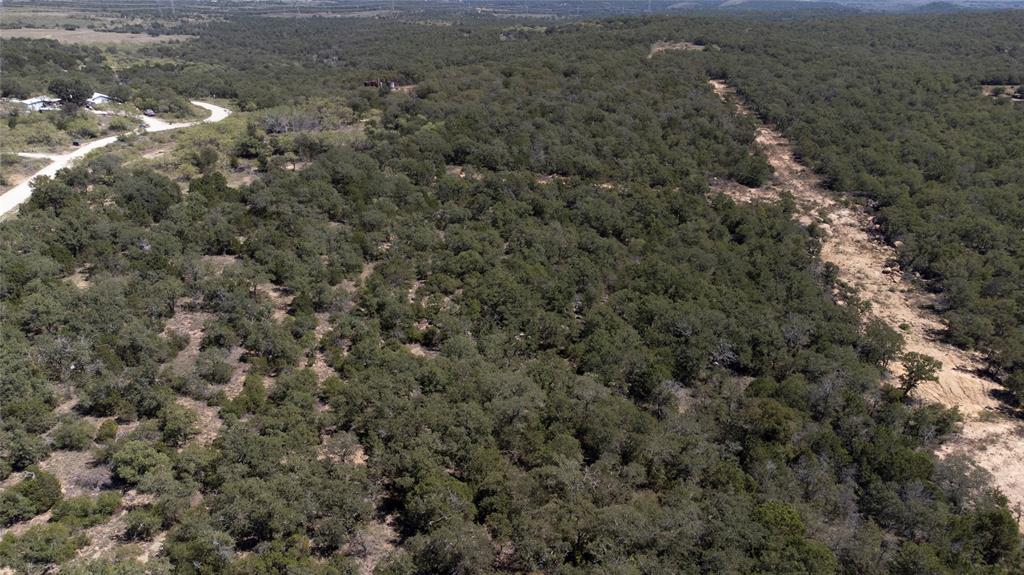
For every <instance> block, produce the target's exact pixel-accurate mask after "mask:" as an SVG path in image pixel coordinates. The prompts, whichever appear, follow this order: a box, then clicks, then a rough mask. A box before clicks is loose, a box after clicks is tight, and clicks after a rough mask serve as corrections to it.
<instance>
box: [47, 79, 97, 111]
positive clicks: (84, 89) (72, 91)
mask: <svg viewBox="0 0 1024 575" xmlns="http://www.w3.org/2000/svg"><path fill="white" fill-rule="evenodd" d="M50 92H53V95H54V96H57V97H58V98H60V99H61V102H63V103H64V105H68V104H73V105H75V106H84V105H85V103H86V101H87V100H88V99H89V97H90V96H92V87H91V86H89V84H87V83H86V82H85V80H82V79H81V78H57V79H56V80H54V81H52V82H50Z"/></svg>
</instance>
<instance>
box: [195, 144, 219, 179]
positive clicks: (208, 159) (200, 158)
mask: <svg viewBox="0 0 1024 575" xmlns="http://www.w3.org/2000/svg"><path fill="white" fill-rule="evenodd" d="M218 157H219V155H218V154H217V150H215V149H214V148H213V147H212V146H203V147H201V148H199V149H198V150H196V152H195V153H194V154H193V156H192V163H193V164H194V165H195V167H196V168H198V169H199V171H200V172H202V173H204V174H206V173H209V172H210V170H212V169H213V168H214V167H215V166H216V165H217V158H218Z"/></svg>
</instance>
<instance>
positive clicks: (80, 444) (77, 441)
mask: <svg viewBox="0 0 1024 575" xmlns="http://www.w3.org/2000/svg"><path fill="white" fill-rule="evenodd" d="M94 434H95V430H94V429H93V427H92V425H90V424H89V422H88V421H85V420H83V419H76V420H69V421H63V422H61V424H60V425H58V426H57V429H56V431H54V432H53V446H54V447H56V448H57V449H66V450H69V451H81V450H83V449H85V448H86V447H88V446H89V444H90V443H92V438H93V435H94Z"/></svg>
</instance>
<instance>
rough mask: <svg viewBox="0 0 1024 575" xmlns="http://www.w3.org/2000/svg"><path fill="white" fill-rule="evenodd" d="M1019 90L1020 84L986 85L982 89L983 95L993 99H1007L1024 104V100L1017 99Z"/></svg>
mask: <svg viewBox="0 0 1024 575" xmlns="http://www.w3.org/2000/svg"><path fill="white" fill-rule="evenodd" d="M1019 89H1020V84H984V85H982V87H981V93H982V95H984V96H990V97H992V98H1006V99H1012V100H1015V101H1018V102H1024V98H1018V97H1016V95H1017V90H1019Z"/></svg>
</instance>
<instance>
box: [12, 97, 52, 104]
mask: <svg viewBox="0 0 1024 575" xmlns="http://www.w3.org/2000/svg"><path fill="white" fill-rule="evenodd" d="M55 102H60V100H59V99H58V98H54V97H53V96H34V97H32V98H29V99H28V100H22V101H21V103H22V104H29V105H31V104H51V103H55Z"/></svg>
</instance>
